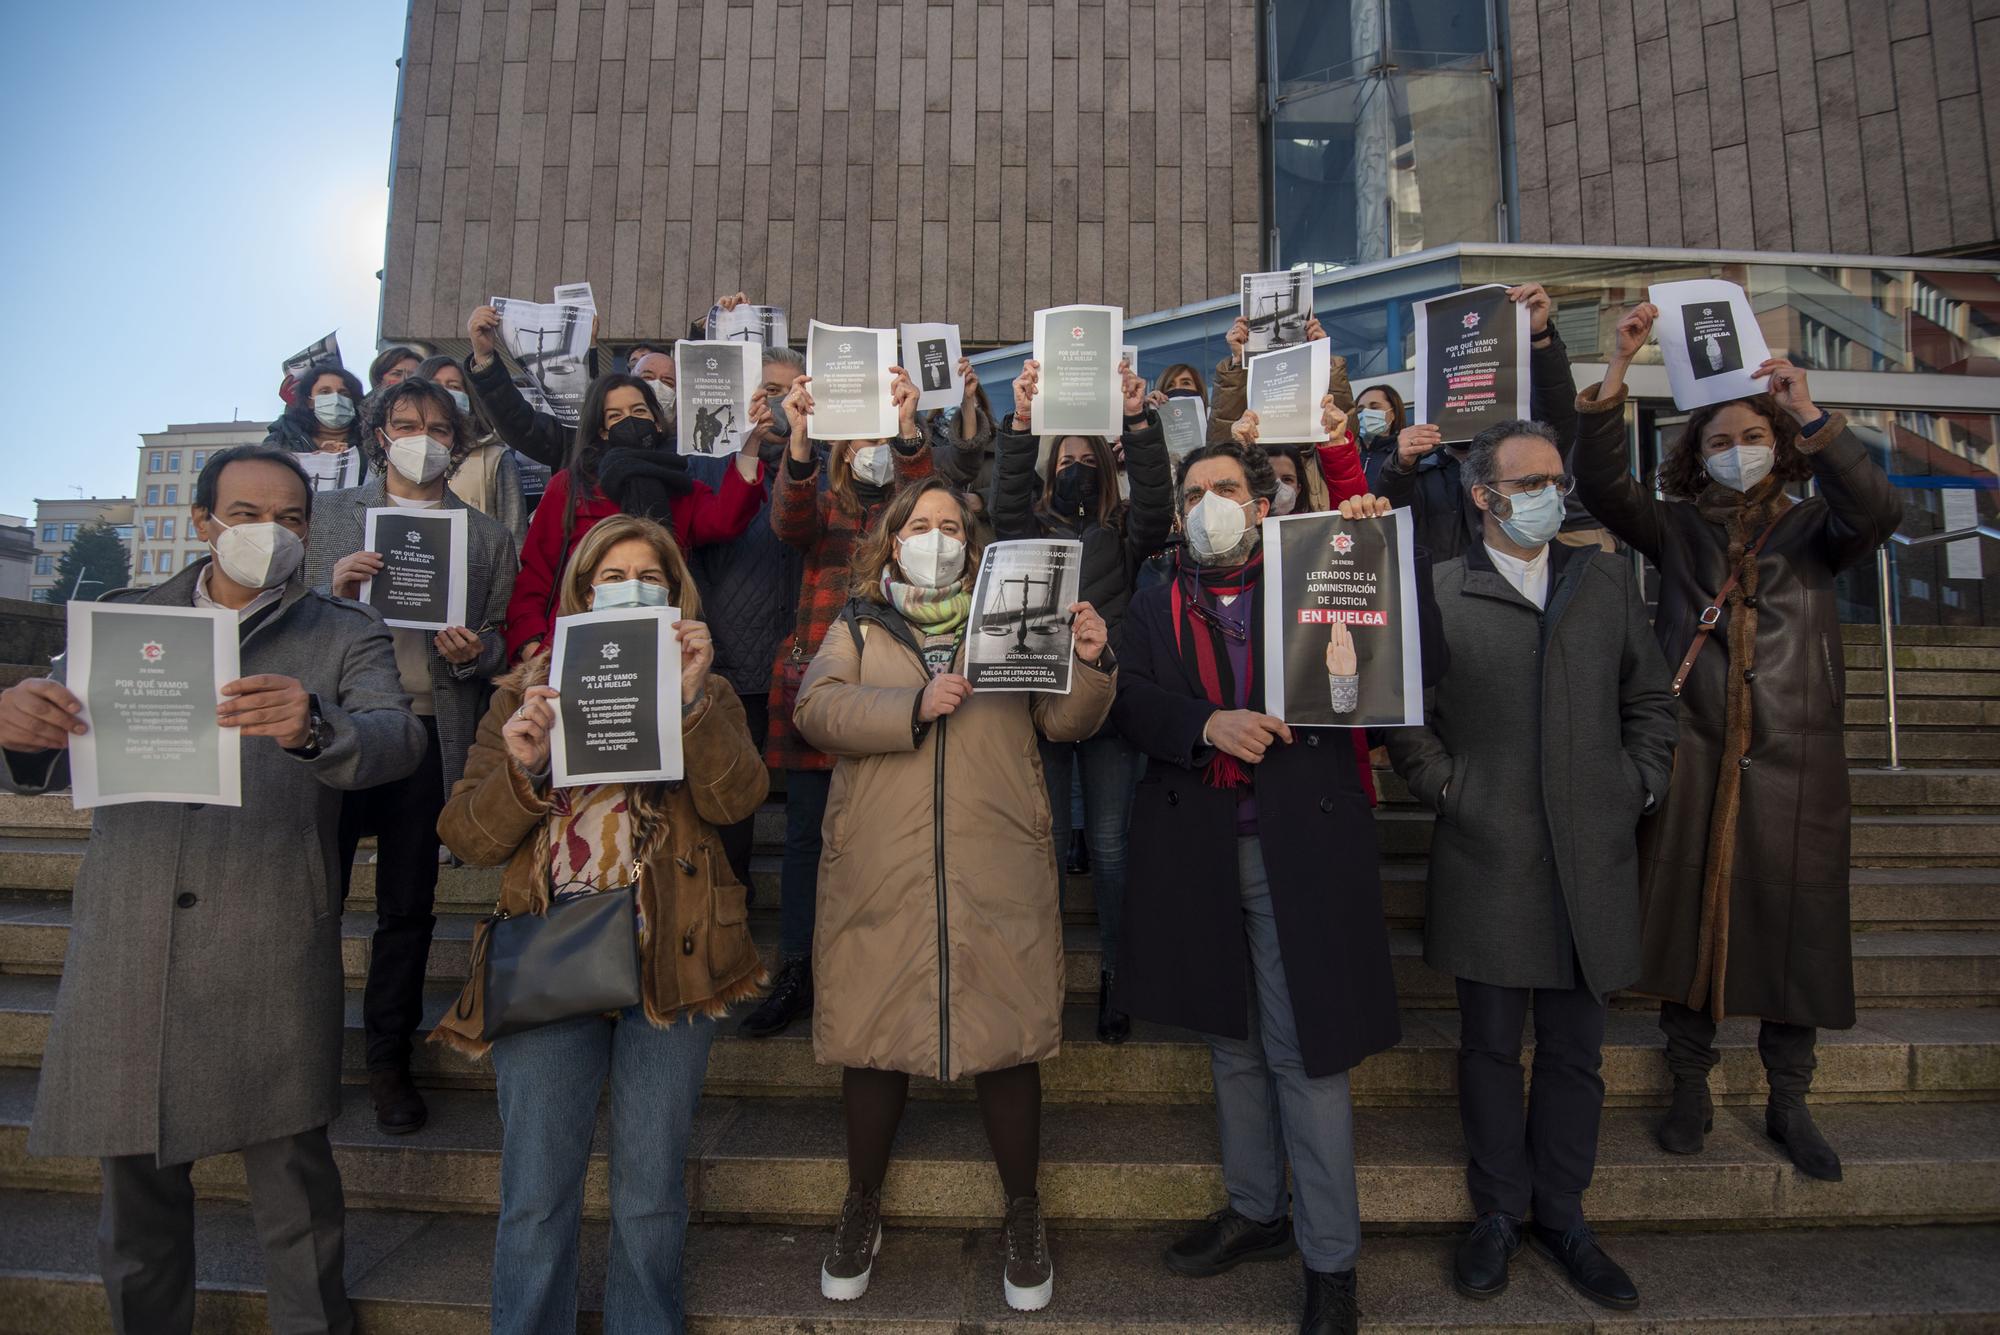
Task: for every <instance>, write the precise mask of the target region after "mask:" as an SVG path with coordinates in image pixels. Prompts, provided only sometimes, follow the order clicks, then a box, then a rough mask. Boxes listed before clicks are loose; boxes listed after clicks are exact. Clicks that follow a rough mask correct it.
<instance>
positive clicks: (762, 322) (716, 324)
mask: <svg viewBox="0 0 2000 1335" xmlns="http://www.w3.org/2000/svg"><path fill="white" fill-rule="evenodd" d="M704 332H705V333H706V334H707V335H708V337H709V339H710V341H712V342H729V343H752V344H755V345H756V346H758V347H761V348H782V347H784V346H785V343H786V335H787V334H788V333H789V332H790V331H789V330H787V329H786V327H785V308H784V307H783V306H753V305H751V304H750V303H749V302H747V301H739V302H737V303H736V305H735V306H733V307H731V308H730V309H729V310H726V311H725V310H724V309H722V303H720V302H717V303H716V304H715V305H713V306H710V307H709V308H708V322H707V327H706V328H705V330H704Z"/></svg>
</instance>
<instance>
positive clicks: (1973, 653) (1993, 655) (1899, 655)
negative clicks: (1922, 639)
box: [1842, 637, 2000, 687]
mask: <svg viewBox="0 0 2000 1335" xmlns="http://www.w3.org/2000/svg"><path fill="white" fill-rule="evenodd" d="M1842 658H1843V661H1844V662H1845V663H1846V665H1847V666H1848V667H1849V668H1850V669H1852V668H1872V669H1877V670H1879V669H1880V668H1881V666H1882V646H1881V645H1880V644H1879V643H1877V644H1853V643H1849V644H1847V645H1845V646H1843V652H1842ZM1906 670H1907V671H1911V672H2000V646H1996V645H1991V644H1912V643H1910V642H1909V641H1907V640H1904V639H1902V638H1901V637H1898V639H1897V641H1896V672H1897V674H1898V675H1899V676H1900V675H1901V674H1902V673H1903V672H1904V671H1906ZM1900 685H1901V683H1900V682H1899V683H1898V686H1899V687H1900Z"/></svg>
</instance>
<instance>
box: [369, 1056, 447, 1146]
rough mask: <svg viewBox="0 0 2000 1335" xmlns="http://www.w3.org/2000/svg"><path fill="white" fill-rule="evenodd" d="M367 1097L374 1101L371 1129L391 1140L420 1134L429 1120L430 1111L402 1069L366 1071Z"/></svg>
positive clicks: (405, 1069)
mask: <svg viewBox="0 0 2000 1335" xmlns="http://www.w3.org/2000/svg"><path fill="white" fill-rule="evenodd" d="M368 1097H370V1098H371V1099H373V1100H375V1125H376V1126H378V1127H380V1128H381V1129H382V1130H384V1131H386V1132H388V1133H389V1134H390V1135H392V1136H407V1135H409V1134H410V1133H411V1132H413V1131H421V1130H423V1129H424V1123H425V1122H428V1121H429V1120H430V1116H431V1110H430V1109H429V1108H428V1107H427V1106H425V1104H424V1096H423V1095H422V1094H419V1093H418V1092H417V1086H416V1083H415V1082H414V1081H412V1080H411V1079H410V1072H409V1070H408V1068H406V1067H400V1066H398V1067H390V1068H387V1069H384V1070H379V1071H370V1072H369V1073H368Z"/></svg>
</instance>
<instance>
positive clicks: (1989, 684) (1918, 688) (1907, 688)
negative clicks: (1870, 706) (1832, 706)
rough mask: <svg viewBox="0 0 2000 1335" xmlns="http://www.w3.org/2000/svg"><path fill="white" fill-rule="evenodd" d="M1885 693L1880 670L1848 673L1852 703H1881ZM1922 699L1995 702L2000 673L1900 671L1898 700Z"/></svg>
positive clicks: (1860, 670)
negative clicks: (1869, 699)
mask: <svg viewBox="0 0 2000 1335" xmlns="http://www.w3.org/2000/svg"><path fill="white" fill-rule="evenodd" d="M1883 689H1884V688H1883V682H1882V669H1881V668H1880V667H1879V666H1878V667H1874V668H1860V669H1856V668H1852V667H1850V668H1849V669H1848V671H1847V694H1848V698H1849V699H1860V698H1865V697H1869V696H1873V697H1875V698H1877V699H1880V698H1881V696H1882V692H1883ZM1923 696H1945V697H1959V698H1968V699H1992V698H1994V697H1996V696H2000V672H1990V671H1987V672H1906V671H1904V670H1903V669H1902V668H1900V667H1899V668H1897V669H1896V699H1897V700H1898V701H1899V702H1900V701H1903V700H1909V699H1917V698H1921V697H1923Z"/></svg>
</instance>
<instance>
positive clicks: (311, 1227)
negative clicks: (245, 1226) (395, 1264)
mask: <svg viewBox="0 0 2000 1335" xmlns="http://www.w3.org/2000/svg"><path fill="white" fill-rule="evenodd" d="M242 1153H243V1172H244V1176H245V1178H246V1179H247V1180H248V1182H249V1186H250V1214H251V1217H252V1218H253V1219H254V1220H255V1221H256V1225H257V1240H258V1241H259V1242H261V1243H262V1244H263V1245H264V1284H265V1289H266V1291H267V1293H268V1294H269V1297H268V1300H267V1301H268V1306H269V1314H270V1322H271V1330H272V1331H273V1333H274V1335H321V1332H333V1333H337V1335H346V1332H351V1331H352V1330H353V1329H354V1310H353V1308H351V1307H350V1306H349V1305H348V1302H347V1289H346V1285H345V1283H344V1281H343V1280H342V1277H341V1263H342V1260H343V1253H344V1251H345V1243H344V1237H345V1225H346V1206H345V1204H344V1202H343V1201H342V1198H341V1194H340V1173H339V1170H338V1169H336V1168H335V1166H334V1162H333V1147H332V1146H331V1145H330V1144H329V1143H328V1142H327V1138H326V1128H325V1127H319V1128H316V1129H315V1130H312V1131H301V1132H300V1133H299V1134H297V1135H295V1136H284V1137H281V1138H280V1139H277V1140H267V1141H265V1142H264V1143H263V1144H261V1145H252V1146H250V1147H249V1148H248V1149H245V1150H244V1151H243V1152H242ZM99 1162H100V1163H101V1164H102V1165H103V1168H104V1202H103V1208H102V1210H101V1212H100V1213H99V1215H98V1220H97V1262H98V1267H99V1269H101V1270H102V1271H103V1274H104V1293H105V1296H106V1297H107V1298H109V1299H110V1301H111V1328H112V1329H113V1330H115V1331H117V1332H118V1335H156V1333H157V1335H189V1332H191V1331H193V1329H194V1184H193V1183H192V1182H191V1181H190V1180H189V1176H188V1174H189V1170H190V1169H191V1168H192V1167H193V1165H192V1164H184V1163H182V1164H172V1165H168V1166H165V1167H162V1166H161V1165H160V1164H159V1163H158V1162H156V1161H155V1159H154V1158H153V1156H152V1155H150V1154H128V1155H122V1156H120V1157H118V1158H112V1159H103V1160H100V1161H99Z"/></svg>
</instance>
